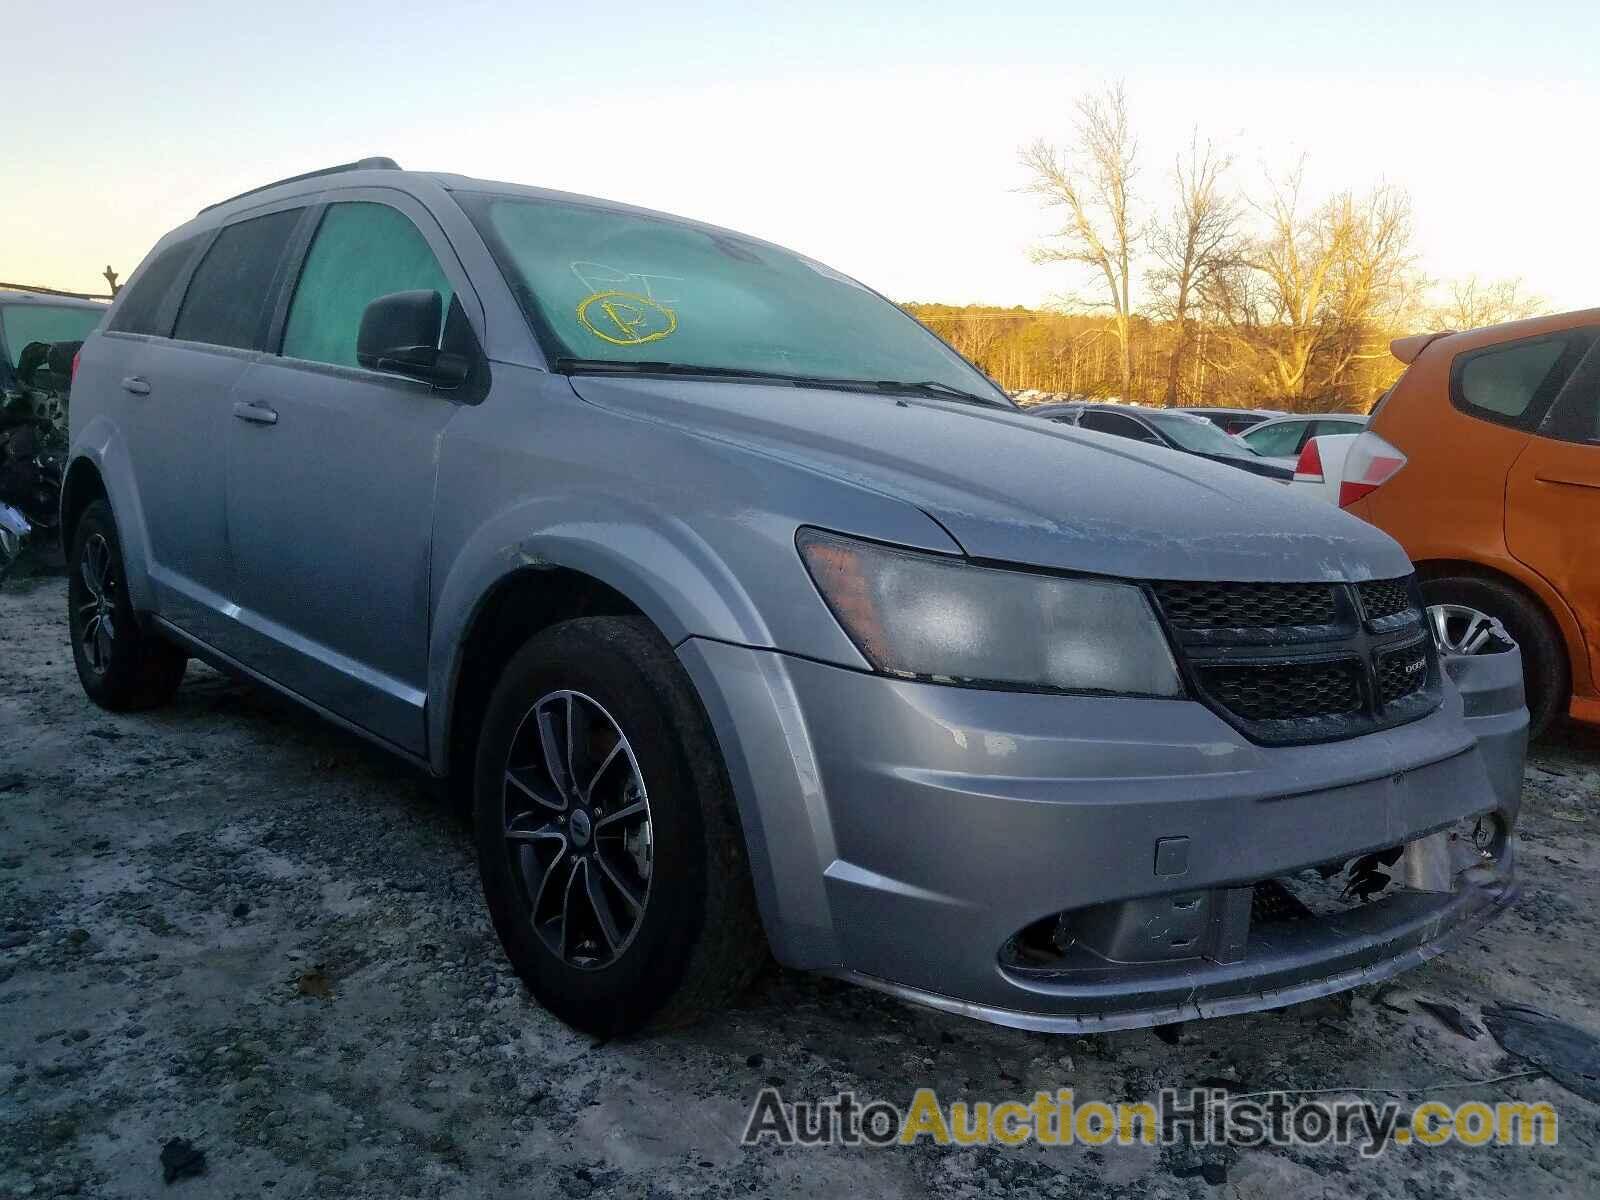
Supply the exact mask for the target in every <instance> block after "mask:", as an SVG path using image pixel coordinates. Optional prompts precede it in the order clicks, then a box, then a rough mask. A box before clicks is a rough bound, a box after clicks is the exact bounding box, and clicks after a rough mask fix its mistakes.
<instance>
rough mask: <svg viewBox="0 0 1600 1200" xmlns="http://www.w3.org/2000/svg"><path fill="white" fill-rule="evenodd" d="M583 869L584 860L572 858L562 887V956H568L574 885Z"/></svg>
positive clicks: (559, 942) (559, 949) (559, 944)
mask: <svg viewBox="0 0 1600 1200" xmlns="http://www.w3.org/2000/svg"><path fill="white" fill-rule="evenodd" d="M581 870H583V860H582V859H581V858H575V859H573V860H572V870H571V871H569V872H568V873H567V882H566V883H565V884H564V885H563V886H562V888H561V931H560V936H559V938H558V939H557V942H556V953H557V954H559V955H560V956H561V957H562V958H566V957H568V952H567V936H568V935H569V934H570V933H571V932H572V885H573V884H574V883H576V882H577V880H578V872H579V871H581Z"/></svg>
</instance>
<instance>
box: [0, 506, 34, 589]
mask: <svg viewBox="0 0 1600 1200" xmlns="http://www.w3.org/2000/svg"><path fill="white" fill-rule="evenodd" d="M32 532H33V526H32V525H30V524H29V523H28V518H27V517H25V516H23V515H22V513H21V512H19V511H18V510H17V509H15V508H12V507H11V505H9V504H5V503H3V502H0V579H4V578H5V576H6V572H8V571H9V570H10V569H11V568H12V566H14V565H15V564H16V561H17V559H18V558H19V557H20V556H21V554H22V546H23V543H24V542H26V541H27V539H28V535H29V534H30V533H32Z"/></svg>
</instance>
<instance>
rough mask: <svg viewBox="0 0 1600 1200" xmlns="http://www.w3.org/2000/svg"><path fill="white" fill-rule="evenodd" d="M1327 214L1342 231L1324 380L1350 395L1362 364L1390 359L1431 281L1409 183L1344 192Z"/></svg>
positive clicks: (1331, 390)
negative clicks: (1422, 265) (1399, 331)
mask: <svg viewBox="0 0 1600 1200" xmlns="http://www.w3.org/2000/svg"><path fill="white" fill-rule="evenodd" d="M1324 220H1325V221H1326V222H1327V223H1328V224H1329V225H1330V226H1331V228H1332V229H1334V230H1335V231H1337V232H1336V235H1335V237H1336V241H1337V244H1338V246H1339V249H1340V253H1339V256H1338V259H1337V260H1336V262H1335V264H1334V270H1333V288H1332V294H1331V296H1330V298H1329V299H1330V303H1329V311H1328V325H1329V331H1328V339H1327V344H1328V353H1327V356H1326V361H1325V362H1324V363H1323V364H1322V365H1321V370H1320V372H1319V383H1320V385H1321V391H1322V392H1323V393H1324V394H1326V395H1330V396H1338V397H1340V398H1341V399H1349V398H1350V397H1349V396H1348V395H1347V394H1346V393H1348V392H1349V390H1350V388H1351V387H1352V386H1354V385H1355V380H1354V378H1353V376H1354V374H1355V372H1356V371H1357V369H1358V368H1359V367H1360V366H1361V365H1362V364H1364V363H1367V362H1371V361H1373V360H1379V361H1381V362H1383V363H1385V364H1387V363H1388V362H1389V357H1390V356H1389V349H1388V344H1389V338H1390V334H1391V333H1392V332H1393V331H1394V330H1395V329H1396V328H1398V327H1400V326H1401V325H1402V324H1403V320H1402V317H1403V314H1404V313H1405V312H1406V311H1407V310H1408V309H1414V308H1416V307H1417V304H1418V300H1419V297H1420V293H1421V290H1422V287H1423V286H1424V284H1425V283H1426V281H1425V280H1423V279H1422V278H1421V276H1420V275H1419V274H1418V273H1417V271H1416V256H1415V255H1414V254H1412V253H1411V234H1412V221H1411V198H1410V197H1409V196H1408V195H1407V194H1406V193H1405V192H1404V191H1403V190H1401V189H1399V188H1395V187H1387V186H1379V187H1376V188H1374V189H1373V190H1372V191H1371V192H1369V193H1368V194H1367V195H1366V196H1363V197H1357V196H1354V195H1353V194H1351V193H1350V192H1343V193H1341V194H1340V195H1338V196H1335V197H1334V198H1333V199H1332V200H1331V201H1329V203H1328V205H1327V207H1326V209H1325V215H1324Z"/></svg>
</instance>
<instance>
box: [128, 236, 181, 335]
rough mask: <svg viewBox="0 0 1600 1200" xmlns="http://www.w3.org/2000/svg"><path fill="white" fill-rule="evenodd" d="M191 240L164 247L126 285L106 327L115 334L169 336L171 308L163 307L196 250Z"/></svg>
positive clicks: (170, 330) (165, 305) (170, 331)
mask: <svg viewBox="0 0 1600 1200" xmlns="http://www.w3.org/2000/svg"><path fill="white" fill-rule="evenodd" d="M201 241H202V239H201V238H198V237H192V238H187V239H185V240H184V241H181V242H178V243H177V244H176V245H172V246H168V247H167V248H166V249H165V250H163V251H162V252H161V253H160V254H158V255H156V256H155V258H154V259H152V260H151V262H150V265H149V266H147V267H145V268H144V269H143V270H141V271H140V272H139V273H138V275H136V276H135V277H134V280H133V282H132V283H130V284H129V285H128V289H127V293H126V294H125V295H124V296H123V297H122V298H121V301H120V302H119V303H118V304H117V311H116V312H115V313H114V314H112V317H111V320H110V322H109V323H108V324H107V325H106V328H107V329H109V330H113V331H115V332H117V333H146V334H155V335H157V336H159V337H167V336H168V335H170V334H171V333H172V309H171V308H170V307H169V306H168V305H167V298H168V296H170V295H171V293H172V290H173V287H174V285H176V284H177V282H178V280H179V279H180V278H181V277H182V275H183V273H184V271H185V270H186V269H187V268H188V266H189V260H190V259H192V258H193V257H194V253H195V251H196V250H197V249H199V247H200V242H201Z"/></svg>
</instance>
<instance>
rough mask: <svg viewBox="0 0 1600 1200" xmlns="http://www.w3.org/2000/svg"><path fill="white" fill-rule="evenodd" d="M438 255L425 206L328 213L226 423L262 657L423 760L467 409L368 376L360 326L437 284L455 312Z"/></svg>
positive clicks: (233, 518) (239, 545)
mask: <svg viewBox="0 0 1600 1200" xmlns="http://www.w3.org/2000/svg"><path fill="white" fill-rule="evenodd" d="M391 195H392V193H391ZM397 205H401V206H403V207H397ZM419 223H421V224H425V225H427V226H429V227H430V233H431V235H432V239H433V240H432V242H431V244H430V238H429V237H425V236H424V234H423V233H422V231H421V228H419ZM441 252H443V253H444V254H448V247H447V246H446V245H444V243H443V239H442V235H439V233H438V231H437V228H436V227H433V226H432V222H431V219H430V218H429V217H428V216H427V214H426V213H425V212H424V211H423V210H422V209H421V208H420V206H417V205H415V204H414V203H413V202H410V201H408V200H390V201H368V200H360V201H344V202H338V203H333V204H330V205H329V206H328V207H327V209H326V211H325V212H324V214H323V215H322V217H321V220H320V224H319V225H318V228H317V232H316V234H315V236H314V238H313V239H312V241H311V244H310V247H309V249H308V250H307V252H306V257H305V262H304V265H303V267H302V268H301V270H300V273H299V278H298V280H297V282H296V283H295V284H294V287H293V292H292V294H291V299H290V302H289V305H288V308H287V313H286V316H285V318H284V320H283V333H282V341H281V349H282V353H281V354H280V355H272V356H264V357H263V358H261V359H260V360H258V361H257V362H256V363H254V364H253V365H252V366H251V367H250V369H249V370H248V371H247V372H246V373H245V375H244V377H243V378H242V379H241V380H240V381H239V383H238V385H237V386H236V387H235V388H234V392H233V396H232V401H233V403H232V417H233V419H231V420H230V421H228V422H227V425H228V438H227V455H228V528H229V531H230V536H231V541H232V547H233V552H234V564H235V565H234V572H235V584H234V590H235V593H236V595H237V597H238V600H239V604H240V611H239V613H238V621H239V624H240V626H241V631H242V636H243V637H245V638H246V639H248V640H249V642H250V643H251V647H250V650H249V652H248V655H247V656H246V657H247V661H248V662H249V663H250V664H251V665H252V666H254V667H255V668H256V669H258V670H260V671H262V672H263V673H264V674H265V675H267V676H268V677H269V678H272V679H274V680H276V681H277V682H279V683H281V684H283V685H284V686H286V687H288V688H290V689H292V690H293V691H295V692H297V693H299V694H300V695H302V696H304V697H305V698H307V699H309V700H311V701H313V702H315V703H317V704H320V705H322V706H323V707H324V708H327V709H329V710H331V711H332V712H334V713H336V714H338V715H339V716H341V717H344V718H345V719H347V720H349V721H352V722H354V723H355V724H357V725H360V726H362V727H363V728H365V729H367V730H369V731H371V732H372V733H375V734H377V735H378V736H379V737H382V738H383V739H385V740H386V741H389V742H391V743H393V744H395V745H396V746H399V747H401V748H403V749H406V750H409V751H412V752H414V753H419V754H420V753H422V752H423V751H424V750H425V748H426V747H425V741H424V727H423V703H424V699H425V696H426V688H427V650H428V628H429V611H428V582H429V555H430V549H431V540H432V530H433V505H434V483H435V471H436V463H437V461H438V444H439V439H440V437H441V436H442V434H443V432H444V429H445V426H446V425H447V424H448V423H449V421H450V418H451V417H452V416H453V415H454V414H455V412H456V411H457V406H456V404H455V403H454V402H453V401H451V400H450V399H448V398H447V397H446V396H444V395H443V394H442V393H440V392H437V391H435V390H433V389H432V388H430V387H428V386H427V385H426V384H423V383H419V382H416V381H414V380H409V379H404V378H401V377H398V376H395V375H388V374H381V373H379V372H376V371H371V370H367V369H365V368H362V367H360V366H358V365H357V362H356V333H357V330H358V328H359V326H360V322H361V314H362V312H363V310H364V309H365V308H366V306H367V304H368V303H369V302H370V301H372V300H374V299H376V298H377V297H379V296H383V295H387V294H389V293H392V292H401V291H411V290H416V289H431V290H434V291H437V292H439V293H440V294H441V296H442V298H443V300H444V307H445V308H446V309H447V310H448V308H449V303H450V298H451V296H452V295H453V294H454V293H455V291H456V288H455V287H454V286H453V285H452V281H451V278H450V276H449V275H447V274H446V273H445V271H444V270H443V269H442V268H441V266H440V258H441ZM451 261H452V262H453V258H452V260H451ZM455 269H456V270H459V268H458V267H457V268H455Z"/></svg>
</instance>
